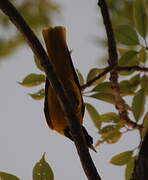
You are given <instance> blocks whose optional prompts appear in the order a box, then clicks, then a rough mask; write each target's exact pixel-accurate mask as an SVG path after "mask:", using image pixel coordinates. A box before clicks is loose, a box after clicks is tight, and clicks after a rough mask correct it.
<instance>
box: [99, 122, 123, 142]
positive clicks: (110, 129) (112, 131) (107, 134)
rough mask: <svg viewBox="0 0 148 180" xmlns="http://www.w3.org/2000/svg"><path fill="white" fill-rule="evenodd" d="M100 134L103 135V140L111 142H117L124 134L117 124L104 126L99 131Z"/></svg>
mask: <svg viewBox="0 0 148 180" xmlns="http://www.w3.org/2000/svg"><path fill="white" fill-rule="evenodd" d="M99 134H100V135H101V138H102V139H103V141H106V143H109V144H112V143H116V142H117V141H118V140H119V139H120V137H121V135H122V134H121V132H120V131H119V128H118V127H117V126H116V125H108V126H105V127H103V128H102V129H101V130H100V131H99Z"/></svg>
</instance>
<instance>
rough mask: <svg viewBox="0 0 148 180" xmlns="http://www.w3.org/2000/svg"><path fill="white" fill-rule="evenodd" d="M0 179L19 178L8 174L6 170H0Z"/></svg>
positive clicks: (12, 179) (11, 179) (16, 179)
mask: <svg viewBox="0 0 148 180" xmlns="http://www.w3.org/2000/svg"><path fill="white" fill-rule="evenodd" d="M0 179H1V180H20V179H19V178H18V177H16V176H14V175H12V174H8V173H6V172H0Z"/></svg>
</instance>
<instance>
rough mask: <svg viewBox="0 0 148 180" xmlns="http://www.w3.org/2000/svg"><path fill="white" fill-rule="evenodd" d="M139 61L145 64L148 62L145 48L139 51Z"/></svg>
mask: <svg viewBox="0 0 148 180" xmlns="http://www.w3.org/2000/svg"><path fill="white" fill-rule="evenodd" d="M139 60H140V61H141V62H143V63H145V62H146V60H147V53H146V50H145V48H141V49H140V51H139Z"/></svg>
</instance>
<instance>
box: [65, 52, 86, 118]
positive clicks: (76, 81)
mask: <svg viewBox="0 0 148 180" xmlns="http://www.w3.org/2000/svg"><path fill="white" fill-rule="evenodd" d="M67 51H68V55H69V60H70V65H71V69H72V73H73V77H74V81H75V83H76V85H77V86H78V88H79V91H80V94H81V100H82V108H81V112H82V117H83V116H84V112H85V106H84V102H83V98H82V93H81V86H80V83H79V79H78V76H77V74H76V71H75V68H74V66H73V63H72V60H71V56H70V52H69V50H68V49H67Z"/></svg>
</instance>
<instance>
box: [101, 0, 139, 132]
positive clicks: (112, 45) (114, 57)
mask: <svg viewBox="0 0 148 180" xmlns="http://www.w3.org/2000/svg"><path fill="white" fill-rule="evenodd" d="M98 5H99V6H100V9H101V13H102V17H103V21H104V25H105V30H106V34H107V39H108V54H109V60H108V64H109V67H110V68H111V72H110V80H111V82H112V88H113V89H114V91H115V95H114V96H115V101H116V109H117V110H118V112H119V116H120V119H121V120H123V121H124V122H125V123H126V124H127V125H128V126H131V127H132V128H135V129H136V128H137V129H141V126H139V125H137V123H134V122H133V121H131V120H130V119H129V117H128V113H127V111H126V107H125V102H124V99H122V96H121V93H120V88H119V84H118V74H117V72H116V70H115V68H116V67H117V66H118V54H117V48H116V41H115V37H114V32H113V28H112V24H111V20H110V15H109V12H108V7H107V4H106V1H105V0H98Z"/></svg>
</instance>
